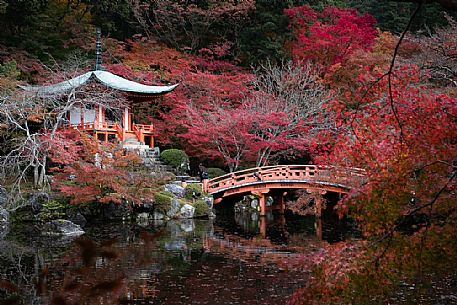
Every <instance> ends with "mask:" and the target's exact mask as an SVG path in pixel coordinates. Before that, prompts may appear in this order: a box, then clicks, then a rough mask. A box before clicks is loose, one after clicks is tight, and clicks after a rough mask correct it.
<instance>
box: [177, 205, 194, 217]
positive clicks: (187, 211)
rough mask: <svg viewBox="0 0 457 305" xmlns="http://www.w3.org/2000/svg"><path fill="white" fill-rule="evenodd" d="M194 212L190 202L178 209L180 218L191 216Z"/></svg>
mask: <svg viewBox="0 0 457 305" xmlns="http://www.w3.org/2000/svg"><path fill="white" fill-rule="evenodd" d="M194 213H195V208H194V207H193V206H191V205H190V204H187V203H186V204H185V205H184V206H183V207H182V208H181V211H180V218H193V217H194Z"/></svg>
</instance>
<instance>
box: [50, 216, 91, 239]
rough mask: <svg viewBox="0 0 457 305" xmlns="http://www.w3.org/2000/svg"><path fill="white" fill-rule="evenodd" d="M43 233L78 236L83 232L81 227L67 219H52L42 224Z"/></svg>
mask: <svg viewBox="0 0 457 305" xmlns="http://www.w3.org/2000/svg"><path fill="white" fill-rule="evenodd" d="M42 232H43V235H64V236H79V235H82V234H84V231H83V229H82V228H81V227H80V226H79V225H77V224H74V223H72V222H71V221H69V220H65V219H57V220H52V221H50V222H48V223H46V224H44V226H43V231H42Z"/></svg>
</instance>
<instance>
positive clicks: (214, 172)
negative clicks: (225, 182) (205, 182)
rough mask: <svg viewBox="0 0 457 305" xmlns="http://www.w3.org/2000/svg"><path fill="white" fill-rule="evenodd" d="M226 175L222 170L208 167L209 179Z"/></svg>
mask: <svg viewBox="0 0 457 305" xmlns="http://www.w3.org/2000/svg"><path fill="white" fill-rule="evenodd" d="M225 174H227V173H226V172H225V171H224V170H223V169H220V168H218V167H210V168H208V176H209V179H212V178H216V177H219V176H223V175H225Z"/></svg>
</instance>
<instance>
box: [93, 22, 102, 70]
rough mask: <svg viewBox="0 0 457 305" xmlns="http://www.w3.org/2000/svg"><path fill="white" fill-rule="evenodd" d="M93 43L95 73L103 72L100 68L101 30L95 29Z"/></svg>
mask: <svg viewBox="0 0 457 305" xmlns="http://www.w3.org/2000/svg"><path fill="white" fill-rule="evenodd" d="M95 33H96V41H95V71H98V70H103V67H102V30H101V29H100V28H99V27H97V29H96V31H95Z"/></svg>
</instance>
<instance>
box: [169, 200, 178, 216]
mask: <svg viewBox="0 0 457 305" xmlns="http://www.w3.org/2000/svg"><path fill="white" fill-rule="evenodd" d="M180 209H181V204H180V203H179V201H178V200H177V199H176V198H173V199H172V200H171V206H170V209H169V210H168V211H167V216H168V217H170V218H173V217H175V216H176V213H178V212H179V210H180Z"/></svg>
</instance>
